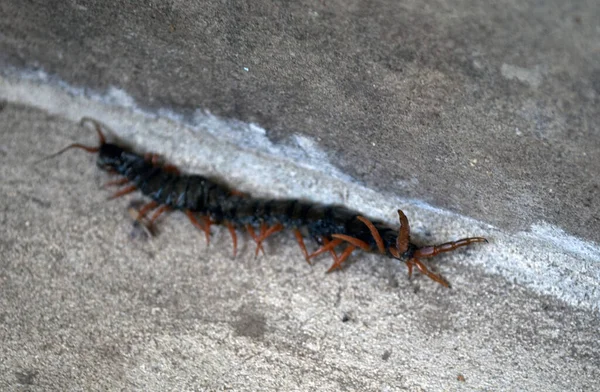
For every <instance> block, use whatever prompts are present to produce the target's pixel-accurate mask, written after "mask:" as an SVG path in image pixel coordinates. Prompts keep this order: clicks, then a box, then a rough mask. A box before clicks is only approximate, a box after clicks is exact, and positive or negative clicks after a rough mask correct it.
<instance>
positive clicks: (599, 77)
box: [0, 0, 600, 242]
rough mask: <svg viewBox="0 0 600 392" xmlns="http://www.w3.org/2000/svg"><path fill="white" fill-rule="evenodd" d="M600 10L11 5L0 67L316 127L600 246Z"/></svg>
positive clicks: (476, 199) (283, 128)
mask: <svg viewBox="0 0 600 392" xmlns="http://www.w3.org/2000/svg"><path fill="white" fill-rule="evenodd" d="M599 21H600V4H599V3H598V1H597V0H582V1H577V2H565V1H562V0H551V1H543V2H540V1H517V0H503V1H493V2H492V1H490V2H481V1H473V0H471V1H460V0H455V1H441V0H438V1H436V0H428V1H421V0H410V1H402V2H398V1H386V0H380V1H369V2H364V1H343V2H331V1H327V2H323V1H317V0H314V1H295V2H289V3H281V2H275V1H252V2H221V1H208V2H192V1H178V2H175V1H160V2H155V1H131V2H127V3H126V4H123V3H122V2H115V1H102V2H81V1H70V2H65V1H60V0H58V1H57V0H54V1H41V2H23V1H21V0H4V1H2V2H1V4H0V32H1V33H0V34H1V35H0V63H3V64H6V65H11V66H15V67H17V68H19V69H22V68H29V69H31V68H33V69H42V70H44V71H46V72H47V73H48V74H50V75H54V76H56V77H58V78H59V79H60V80H64V81H66V82H68V83H69V84H71V85H75V86H80V87H86V88H87V87H89V88H93V89H96V90H98V91H103V90H106V89H108V88H110V87H111V86H115V87H118V88H121V89H123V90H125V91H127V92H128V94H130V95H131V96H132V97H133V98H134V99H135V100H136V102H138V103H139V104H140V105H142V106H144V107H147V108H150V109H153V110H158V109H164V108H171V109H173V110H174V111H176V112H178V113H180V114H181V115H182V116H183V117H184V118H185V117H187V118H188V119H191V118H192V117H193V113H194V111H195V110H196V109H207V110H210V111H211V112H212V113H215V114H218V115H221V116H224V117H226V118H236V119H239V120H241V121H244V122H255V123H257V124H259V125H260V126H261V127H262V128H264V129H266V130H267V136H268V138H269V139H270V140H272V141H274V142H276V143H280V144H285V143H288V142H289V139H290V138H293V136H294V135H297V134H301V135H305V136H309V137H311V138H313V139H315V140H317V141H318V144H319V146H320V147H321V148H322V149H323V150H325V151H327V153H328V154H329V157H330V160H331V161H332V162H333V163H334V165H336V166H337V167H339V168H340V169H341V170H342V171H344V172H345V173H347V174H349V175H351V176H352V177H353V178H355V180H356V181H358V182H361V183H364V184H365V185H367V186H368V187H369V188H375V189H378V190H380V191H385V192H390V193H396V194H399V195H402V196H405V197H411V198H414V199H419V200H423V201H425V202H428V203H430V204H433V205H436V206H439V207H442V208H445V209H450V210H452V211H455V212H458V213H461V214H463V215H467V216H471V217H474V218H476V219H478V220H480V221H485V222H488V223H491V224H493V225H495V226H498V227H500V228H502V229H504V230H511V231H513V232H518V231H523V230H528V229H529V228H530V226H531V225H534V224H539V223H540V222H547V223H549V224H551V225H554V226H557V227H560V228H563V229H564V230H565V231H566V232H567V233H569V234H572V235H575V236H577V237H580V238H583V239H587V240H593V241H596V242H599V241H600V230H599V228H600V212H599V209H598V205H600V196H599V195H600V192H599V189H600V188H599V187H600V179H599V176H598V175H597V173H598V172H600V129H599V126H598V118H600V109H599V108H600V67H599V66H598V64H600V28H599Z"/></svg>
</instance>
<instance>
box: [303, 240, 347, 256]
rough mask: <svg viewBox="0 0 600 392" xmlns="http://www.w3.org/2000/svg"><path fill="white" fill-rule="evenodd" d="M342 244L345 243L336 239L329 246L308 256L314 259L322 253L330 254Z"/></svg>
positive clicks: (322, 247) (324, 246)
mask: <svg viewBox="0 0 600 392" xmlns="http://www.w3.org/2000/svg"><path fill="white" fill-rule="evenodd" d="M342 242H344V241H342V240H340V239H337V238H336V239H335V240H333V241H331V242H329V243H328V244H327V245H323V246H321V247H320V248H319V249H317V250H316V251H314V252H313V253H311V254H310V255H309V256H308V258H309V259H312V258H313V257H316V256H318V255H320V254H321V253H325V252H329V251H330V250H331V249H334V248H335V247H336V246H338V245H339V244H341V243H342Z"/></svg>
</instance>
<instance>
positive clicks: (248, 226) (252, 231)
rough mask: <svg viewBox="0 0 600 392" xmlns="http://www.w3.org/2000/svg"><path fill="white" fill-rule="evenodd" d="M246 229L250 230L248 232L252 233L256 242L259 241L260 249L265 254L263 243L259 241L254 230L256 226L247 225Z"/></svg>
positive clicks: (251, 235)
mask: <svg viewBox="0 0 600 392" xmlns="http://www.w3.org/2000/svg"><path fill="white" fill-rule="evenodd" d="M246 229H247V230H248V233H250V237H252V239H253V240H254V242H256V243H257V247H258V249H259V250H260V251H261V252H262V253H263V255H264V254H265V250H264V249H263V247H262V244H260V243H258V237H257V236H256V233H255V232H254V227H252V225H246Z"/></svg>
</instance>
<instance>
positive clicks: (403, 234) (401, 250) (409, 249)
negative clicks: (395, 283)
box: [389, 210, 488, 287]
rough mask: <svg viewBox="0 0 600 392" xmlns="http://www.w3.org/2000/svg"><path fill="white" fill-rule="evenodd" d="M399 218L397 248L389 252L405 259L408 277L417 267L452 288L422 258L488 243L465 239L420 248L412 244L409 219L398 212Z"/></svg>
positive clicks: (483, 240)
mask: <svg viewBox="0 0 600 392" xmlns="http://www.w3.org/2000/svg"><path fill="white" fill-rule="evenodd" d="M398 216H399V217H400V229H399V230H398V237H397V238H396V244H395V246H393V245H392V246H390V248H389V251H390V253H391V254H392V256H394V257H395V258H397V259H405V260H408V261H406V265H407V267H408V275H409V276H410V275H411V274H412V270H413V267H416V268H417V269H418V270H419V271H421V273H422V274H424V275H427V276H428V277H429V278H431V279H432V280H434V281H436V282H438V283H440V284H441V285H443V286H446V287H450V284H449V283H448V281H447V280H446V279H444V278H443V277H442V276H440V275H437V274H435V273H433V272H431V271H430V270H429V268H428V267H427V266H426V265H425V264H423V262H422V261H421V260H420V259H421V258H429V257H433V256H437V255H438V254H440V253H445V252H451V251H453V250H455V249H458V248H460V247H463V246H467V245H469V244H473V243H476V242H488V240H487V239H485V238H483V237H469V238H463V239H460V240H457V241H451V242H446V243H444V244H440V245H431V246H421V247H418V246H417V245H414V244H412V243H411V242H410V226H409V223H408V219H407V218H406V215H404V212H402V211H401V210H398Z"/></svg>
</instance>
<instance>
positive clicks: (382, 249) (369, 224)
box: [356, 216, 385, 254]
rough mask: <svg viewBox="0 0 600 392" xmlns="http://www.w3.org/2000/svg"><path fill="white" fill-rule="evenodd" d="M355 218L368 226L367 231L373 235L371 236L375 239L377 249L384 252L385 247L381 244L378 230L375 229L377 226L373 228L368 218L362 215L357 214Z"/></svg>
mask: <svg viewBox="0 0 600 392" xmlns="http://www.w3.org/2000/svg"><path fill="white" fill-rule="evenodd" d="M356 219H358V220H359V221H361V222H362V223H364V224H365V225H366V226H367V227H368V228H369V231H371V235H372V236H373V238H374V239H375V242H376V243H377V249H379V253H382V254H384V253H385V247H384V246H383V239H382V238H381V235H380V234H379V231H378V230H377V228H375V225H374V224H373V223H372V222H371V221H370V220H368V219H367V218H365V217H364V216H357V217H356Z"/></svg>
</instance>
